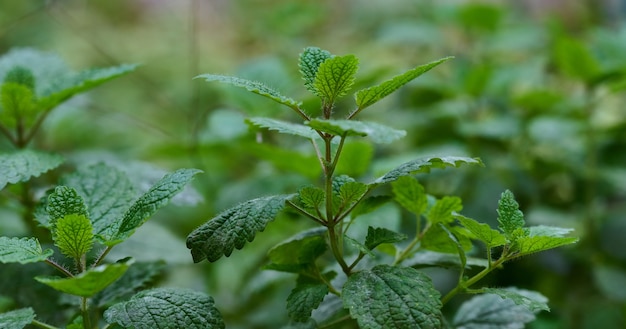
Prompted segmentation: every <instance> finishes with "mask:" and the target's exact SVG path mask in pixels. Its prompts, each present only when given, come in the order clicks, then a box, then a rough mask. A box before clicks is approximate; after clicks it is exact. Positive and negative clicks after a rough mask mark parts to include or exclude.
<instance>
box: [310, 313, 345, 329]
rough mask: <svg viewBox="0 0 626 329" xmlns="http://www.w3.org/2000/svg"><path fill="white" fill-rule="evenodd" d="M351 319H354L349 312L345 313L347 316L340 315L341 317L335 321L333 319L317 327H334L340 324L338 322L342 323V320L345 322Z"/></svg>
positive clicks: (319, 328) (322, 328)
mask: <svg viewBox="0 0 626 329" xmlns="http://www.w3.org/2000/svg"><path fill="white" fill-rule="evenodd" d="M350 319H352V317H351V316H350V315H349V314H348V315H345V316H342V317H340V318H339V319H337V320H334V321H332V322H329V323H327V324H324V325H322V326H319V327H317V328H318V329H326V328H332V327H334V326H335V325H338V324H340V323H342V322H344V321H348V320H350Z"/></svg>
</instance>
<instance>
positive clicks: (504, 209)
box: [497, 190, 528, 241]
mask: <svg viewBox="0 0 626 329" xmlns="http://www.w3.org/2000/svg"><path fill="white" fill-rule="evenodd" d="M497 211H498V223H500V226H499V228H500V230H502V232H503V233H504V236H506V238H507V239H509V241H515V240H516V239H517V238H518V237H522V236H525V235H528V232H525V231H524V230H523V227H524V224H525V222H524V214H523V213H522V211H521V210H519V204H518V203H517V201H515V196H514V195H513V192H511V191H509V190H506V191H504V192H502V196H501V197H500V200H499V201H498V210H497Z"/></svg>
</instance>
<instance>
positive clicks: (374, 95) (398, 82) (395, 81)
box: [356, 57, 452, 111]
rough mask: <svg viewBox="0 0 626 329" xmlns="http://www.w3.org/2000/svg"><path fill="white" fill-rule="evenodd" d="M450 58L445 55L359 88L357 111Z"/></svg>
mask: <svg viewBox="0 0 626 329" xmlns="http://www.w3.org/2000/svg"><path fill="white" fill-rule="evenodd" d="M450 59H452V57H445V58H442V59H440V60H437V61H434V62H430V63H428V64H424V65H420V66H418V67H416V68H414V69H412V70H410V71H407V72H405V73H402V74H400V75H397V76H395V77H393V78H391V79H390V80H387V81H385V82H383V83H381V84H379V85H376V86H373V87H369V88H366V89H363V90H359V91H358V92H357V93H356V104H357V106H358V107H359V108H358V110H357V111H360V110H362V109H364V108H366V107H368V106H370V105H372V104H374V103H376V102H378V101H379V100H381V99H383V98H384V97H386V96H388V95H389V94H391V93H393V92H394V91H396V90H397V89H398V88H400V87H402V86H404V85H405V84H407V83H409V82H411V81H412V80H413V79H415V78H417V77H419V76H420V75H422V74H424V73H426V72H428V71H429V70H430V69H432V68H434V67H435V66H437V65H439V64H441V63H443V62H445V61H447V60H450Z"/></svg>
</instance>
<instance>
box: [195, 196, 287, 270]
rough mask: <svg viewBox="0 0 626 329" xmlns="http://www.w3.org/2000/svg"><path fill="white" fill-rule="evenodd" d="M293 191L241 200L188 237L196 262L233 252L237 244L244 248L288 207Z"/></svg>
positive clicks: (212, 259)
mask: <svg viewBox="0 0 626 329" xmlns="http://www.w3.org/2000/svg"><path fill="white" fill-rule="evenodd" d="M292 197H293V195H292V194H287V195H285V194H283V195H274V196H269V197H263V198H258V199H254V200H250V201H246V202H244V203H241V204H239V205H237V206H235V207H233V208H230V209H228V210H226V211H224V212H222V213H220V214H219V215H217V216H216V217H215V218H213V219H211V220H209V221H208V222H206V223H205V224H203V225H202V226H200V227H199V228H197V229H195V230H194V231H193V232H191V233H190V234H189V236H188V237H187V248H189V249H191V255H192V256H193V260H194V262H196V263H197V262H200V261H202V260H203V259H207V260H208V261H210V262H214V261H216V260H218V259H219V258H220V257H222V256H227V257H228V256H230V254H231V253H232V252H233V249H234V248H237V249H241V248H243V246H244V245H245V244H246V242H247V241H252V240H253V239H254V236H255V235H256V232H259V231H263V230H265V226H267V224H268V223H269V222H271V221H272V220H274V218H275V217H276V216H277V215H278V213H279V212H280V211H281V210H282V209H283V208H284V207H285V201H287V200H288V199H290V198H292Z"/></svg>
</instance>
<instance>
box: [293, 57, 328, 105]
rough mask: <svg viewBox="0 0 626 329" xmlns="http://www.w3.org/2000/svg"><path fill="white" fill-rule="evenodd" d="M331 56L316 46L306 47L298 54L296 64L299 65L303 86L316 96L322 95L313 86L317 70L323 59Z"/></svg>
mask: <svg viewBox="0 0 626 329" xmlns="http://www.w3.org/2000/svg"><path fill="white" fill-rule="evenodd" d="M331 56H332V55H331V54H330V52H328V51H326V50H323V49H320V48H317V47H307V48H305V49H304V51H303V52H302V54H300V63H299V65H298V66H299V67H300V73H301V74H302V78H303V79H304V86H305V87H306V89H307V90H308V91H310V92H312V93H313V94H315V95H316V96H320V97H321V96H322V95H321V94H320V93H319V92H318V91H317V89H316V88H315V86H314V84H315V77H316V76H317V71H318V69H319V66H320V65H321V64H322V63H323V62H324V61H325V60H327V59H329V58H331Z"/></svg>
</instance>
